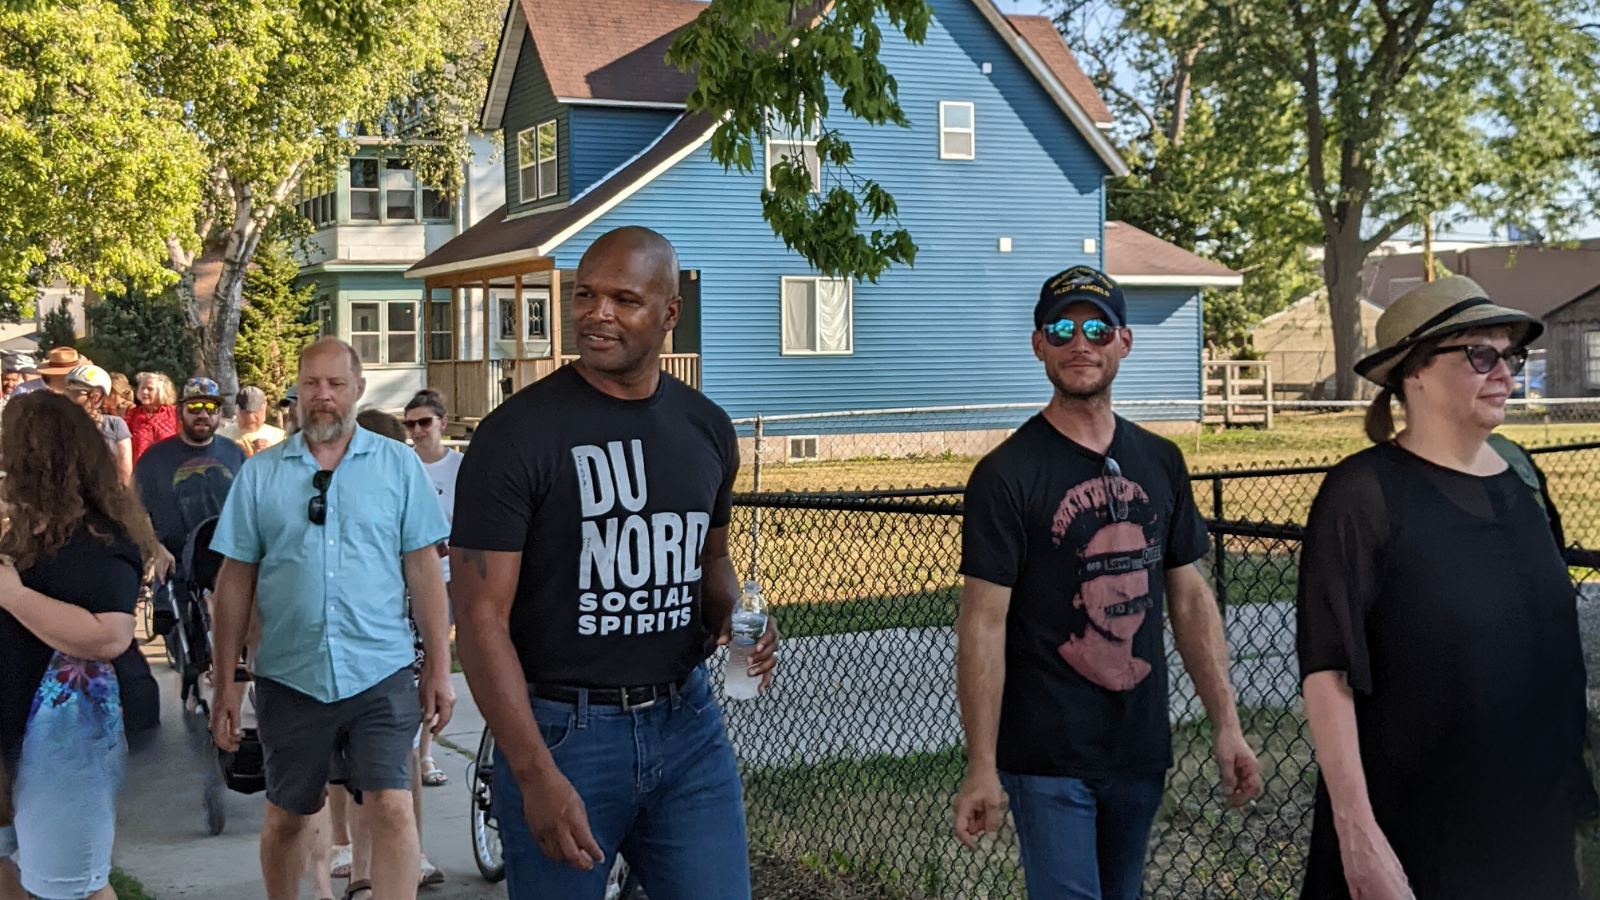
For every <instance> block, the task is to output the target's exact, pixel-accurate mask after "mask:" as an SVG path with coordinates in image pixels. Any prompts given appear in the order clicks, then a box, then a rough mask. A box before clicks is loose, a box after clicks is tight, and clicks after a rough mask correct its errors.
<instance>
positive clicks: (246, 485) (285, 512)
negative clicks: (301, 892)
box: [211, 337, 455, 900]
mask: <svg viewBox="0 0 1600 900" xmlns="http://www.w3.org/2000/svg"><path fill="white" fill-rule="evenodd" d="M299 372H300V376H299V387H300V391H299V402H300V413H301V416H300V420H301V423H302V428H301V431H300V433H298V434H296V435H295V436H294V437H293V438H292V439H290V440H288V441H284V442H283V443H280V444H278V445H276V446H274V447H270V448H268V449H266V450H263V451H261V452H259V453H257V454H256V455H255V456H254V457H252V458H251V459H250V460H249V461H248V462H246V464H245V465H244V467H243V468H241V469H240V470H239V474H238V475H237V476H236V478H235V479H234V486H233V489H232V490H231V491H230V492H229V494H228V500H227V503H226V504H225V505H224V507H223V511H222V515H221V517H220V519H219V523H218V526H217V531H216V534H215V535H214V537H213V538H212V541H211V549H213V550H215V551H217V552H218V553H220V554H221V555H222V556H223V557H224V561H223V564H222V570H221V572H220V573H219V574H218V577H217V589H216V593H215V595H214V597H213V601H214V604H215V610H216V621H215V624H214V626H213V634H214V641H215V654H216V657H217V658H218V659H223V660H227V659H238V658H239V655H240V652H241V651H242V650H243V649H244V643H245V632H246V626H247V623H248V622H249V621H250V619H251V616H252V610H253V613H254V615H255V617H256V618H258V620H259V622H260V634H261V640H260V644H259V646H258V647H257V649H256V653H255V679H256V680H255V697H256V715H257V723H258V724H257V733H258V734H259V735H260V738H261V742H262V746H263V748H264V749H265V752H266V781H267V788H266V794H267V817H266V823H265V825H264V827H263V828H262V832H261V868H262V874H263V878H264V881H265V883H266V893H267V896H268V898H269V900H292V898H295V897H297V896H298V889H299V880H300V876H301V874H302V873H304V872H305V871H306V869H307V865H308V848H309V844H310V841H309V840H308V830H309V829H308V825H309V824H310V823H309V820H310V817H312V816H313V815H315V814H316V813H317V812H318V811H319V810H321V809H322V807H323V803H324V795H325V787H326V785H327V784H328V782H329V781H330V780H333V781H341V782H343V783H345V784H346V785H347V786H348V787H349V789H350V790H351V791H352V792H355V793H357V794H358V795H359V796H360V798H361V802H362V804H363V821H364V823H365V825H366V827H367V828H369V829H370V831H371V835H372V846H373V855H372V879H371V880H372V885H371V887H372V888H373V892H374V896H376V897H379V898H382V900H393V898H402V897H406V898H409V897H415V895H416V889H417V872H418V871H419V865H420V860H419V858H418V853H419V851H418V841H417V827H416V818H415V815H414V813H413V811H412V808H411V798H410V796H408V791H409V789H410V787H411V784H412V777H411V769H412V766H411V756H412V748H413V746H414V743H413V742H414V740H415V738H416V733H417V727H418V725H419V723H420V724H426V725H427V726H428V727H430V728H432V729H433V730H434V732H435V734H437V733H438V731H439V730H440V729H442V728H443V727H444V726H445V725H446V724H447V723H448V722H449V720H450V715H451V712H452V710H453V708H454V705H455V694H454V690H453V688H452V687H451V683H450V647H449V637H448V624H447V622H446V613H445V604H446V599H445V592H444V580H443V578H442V577H440V574H439V563H438V553H437V551H436V550H435V549H434V547H435V545H437V544H438V543H439V542H440V541H442V540H444V539H445V538H446V537H447V535H448V529H447V528H446V526H445V523H444V517H443V516H442V515H440V514H439V505H438V502H437V500H436V499H435V498H434V494H433V492H432V491H433V489H432V486H431V485H430V484H429V483H428V477H427V473H426V472H424V471H423V468H422V464H421V462H419V461H418V460H417V457H416V455H415V454H414V453H411V452H410V451H409V450H407V449H406V447H405V446H404V445H402V444H398V443H394V442H391V441H386V440H383V439H382V438H380V437H378V436H377V435H374V434H372V433H371V432H369V431H367V430H365V429H359V428H357V427H356V404H357V402H358V401H359V400H360V398H361V395H362V393H363V392H364V391H365V390H366V379H364V378H363V377H362V375H361V360H360V358H359V357H358V356H357V355H356V353H355V351H354V350H353V349H352V348H351V347H350V345H348V344H346V343H344V342H342V341H339V340H338V339H336V338H331V337H330V338H323V339H321V340H319V341H317V342H315V343H313V344H311V345H310V346H309V347H307V348H306V349H305V350H304V351H303V352H302V353H301V355H300V364H299ZM408 592H409V597H410V610H411V612H412V614H413V615H414V617H415V619H416V622H417V627H418V628H419V629H420V631H421V634H422V643H423V646H424V648H425V650H426V661H425V662H424V663H423V666H422V672H421V675H420V677H419V676H417V675H416V674H414V673H413V670H412V665H413V662H414V659H415V657H414V652H413V648H412V640H411V629H410V626H409V625H408V624H407V620H406V612H407V596H408ZM252 596H253V598H254V602H253V603H252ZM241 694H242V689H241V686H240V685H236V684H234V683H233V681H232V680H231V679H222V680H221V681H220V682H219V683H218V684H217V688H216V692H215V694H214V698H213V702H212V736H213V738H214V739H215V740H216V742H217V744H218V746H219V747H221V748H222V749H224V750H233V749H236V748H237V747H238V742H239V734H240V732H239V728H240V719H239V715H240V703H241ZM419 701H420V707H421V708H420V711H419V708H418V707H419ZM419 712H420V714H419ZM335 763H336V764H337V765H336V768H337V771H333V769H334V768H335ZM330 776H332V777H330ZM351 887H352V888H355V887H357V886H356V885H351Z"/></svg>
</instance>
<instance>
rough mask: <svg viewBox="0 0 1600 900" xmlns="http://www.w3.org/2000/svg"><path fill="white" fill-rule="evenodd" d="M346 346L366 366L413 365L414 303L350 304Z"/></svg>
mask: <svg viewBox="0 0 1600 900" xmlns="http://www.w3.org/2000/svg"><path fill="white" fill-rule="evenodd" d="M350 346H352V347H354V348H355V350H356V355H357V356H359V357H361V364H362V365H367V366H381V365H411V364H413V363H415V362H416V361H417V303H416V301H415V300H389V301H387V302H367V303H352V304H350Z"/></svg>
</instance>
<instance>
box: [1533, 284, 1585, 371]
mask: <svg viewBox="0 0 1600 900" xmlns="http://www.w3.org/2000/svg"><path fill="white" fill-rule="evenodd" d="M1597 284H1600V279H1597ZM1544 325H1545V332H1544V336H1543V337H1542V338H1541V339H1540V340H1539V342H1538V343H1539V345H1541V346H1543V347H1544V349H1545V351H1546V352H1545V371H1544V389H1545V396H1547V397H1600V287H1590V288H1589V289H1588V290H1586V291H1584V292H1583V293H1581V294H1579V295H1578V296H1576V297H1574V298H1573V299H1571V300H1569V301H1567V302H1566V303H1563V304H1561V305H1560V306H1558V307H1556V308H1555V309H1553V310H1551V311H1550V312H1548V313H1545V315H1544Z"/></svg>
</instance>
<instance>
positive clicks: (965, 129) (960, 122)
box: [939, 100, 978, 159]
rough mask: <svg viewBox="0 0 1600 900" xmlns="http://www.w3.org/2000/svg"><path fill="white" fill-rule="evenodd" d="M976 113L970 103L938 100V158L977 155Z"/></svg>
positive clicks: (971, 157) (973, 156) (966, 157)
mask: <svg viewBox="0 0 1600 900" xmlns="http://www.w3.org/2000/svg"><path fill="white" fill-rule="evenodd" d="M977 124H978V123H977V115H976V112H975V111H974V108H973V105H972V104H971V103H966V102H963V101H959V100H941V101H940V102H939V158H940V159H974V158H976V157H977V155H978V143H977V141H978V135H977Z"/></svg>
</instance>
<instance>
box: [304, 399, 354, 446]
mask: <svg viewBox="0 0 1600 900" xmlns="http://www.w3.org/2000/svg"><path fill="white" fill-rule="evenodd" d="M300 418H301V421H302V422H304V424H303V425H302V426H301V427H300V432H301V433H302V434H304V435H305V436H306V440H307V441H309V442H311V443H313V444H331V443H333V442H334V441H337V440H339V439H341V438H343V437H345V436H347V435H349V434H351V433H353V432H354V431H355V430H356V410H355V407H354V406H352V407H351V408H350V409H349V410H348V411H347V412H346V413H345V414H344V415H342V416H340V417H339V418H337V419H335V420H333V421H332V422H329V421H327V420H325V419H321V418H319V417H317V416H315V415H313V414H312V413H311V412H310V411H308V410H301V411H300Z"/></svg>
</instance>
